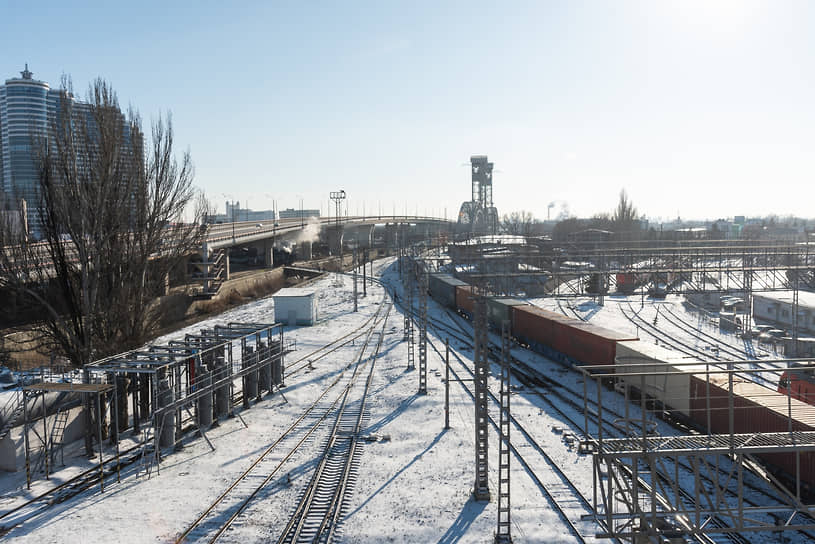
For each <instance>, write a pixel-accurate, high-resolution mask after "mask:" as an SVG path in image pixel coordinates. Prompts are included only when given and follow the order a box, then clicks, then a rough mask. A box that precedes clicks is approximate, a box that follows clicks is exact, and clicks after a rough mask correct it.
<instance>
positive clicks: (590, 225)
mask: <svg viewBox="0 0 815 544" xmlns="http://www.w3.org/2000/svg"><path fill="white" fill-rule="evenodd" d="M641 225H642V218H641V217H640V215H639V214H638V213H637V208H636V207H635V206H634V204H633V202H631V200H630V198H629V197H628V193H626V191H625V189H623V190H621V191H620V197H619V200H618V201H617V207H616V208H615V209H614V211H613V212H612V213H610V214H608V213H601V214H597V215H595V216H594V217H592V218H590V219H578V218H576V217H567V218H565V219H563V220H561V221H559V222H558V223H557V224H555V226H554V229H553V231H552V237H553V238H555V239H566V238H567V237H568V236H569V235H570V234H573V233H575V232H579V231H582V230H586V229H599V230H606V231H610V232H611V233H613V235H614V236H615V237H616V238H618V239H625V240H628V239H636V238H637V237H639V236H640V235H641ZM501 230H502V231H503V232H504V233H506V234H515V235H524V236H533V235H538V234H542V233H543V225H542V223H541V222H540V221H538V220H536V219H535V218H534V217H533V215H532V214H531V213H529V212H527V211H520V212H512V213H510V214H505V215H504V216H503V217H502V219H501Z"/></svg>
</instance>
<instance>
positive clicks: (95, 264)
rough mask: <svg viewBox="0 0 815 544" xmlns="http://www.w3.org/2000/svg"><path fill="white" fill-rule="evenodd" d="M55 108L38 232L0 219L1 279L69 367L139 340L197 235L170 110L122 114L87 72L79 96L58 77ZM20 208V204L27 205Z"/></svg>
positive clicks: (106, 88) (45, 144)
mask: <svg viewBox="0 0 815 544" xmlns="http://www.w3.org/2000/svg"><path fill="white" fill-rule="evenodd" d="M61 94H62V97H61V101H60V107H59V110H58V115H56V116H55V119H54V120H53V122H52V124H51V126H50V129H49V131H48V132H47V133H46V134H33V135H32V139H33V143H34V146H35V149H37V150H38V157H37V163H38V166H39V172H40V175H39V194H40V202H39V203H37V204H38V212H39V219H40V223H41V232H42V240H41V241H33V240H30V239H29V238H28V236H27V235H26V233H25V231H24V229H21V228H19V226H16V223H15V221H14V220H13V214H6V216H4V217H5V218H6V220H4V221H3V224H2V225H0V288H2V289H4V290H5V291H6V292H9V293H13V294H14V296H15V297H16V300H18V302H19V303H20V305H21V306H25V307H27V309H28V310H29V311H30V312H32V314H33V315H36V316H38V320H37V321H36V322H35V323H32V324H31V328H32V329H35V330H37V331H39V332H40V333H41V334H42V335H43V341H44V343H45V344H47V345H48V347H50V348H51V349H53V350H55V351H57V352H58V353H59V354H61V355H63V356H65V357H66V358H67V359H68V360H69V361H70V362H71V363H72V364H73V365H74V366H76V367H83V366H84V365H86V364H87V363H89V362H91V361H93V360H94V359H96V358H99V357H102V356H105V355H108V354H111V353H116V352H120V351H124V350H126V349H129V348H131V347H133V346H135V345H137V344H139V343H140V342H142V341H144V339H145V336H146V334H147V333H148V332H149V329H150V325H149V323H150V320H149V319H148V317H149V315H148V314H149V311H148V310H149V305H150V301H151V299H153V298H154V297H155V295H156V294H158V293H160V292H161V289H162V288H163V287H164V286H165V282H166V278H167V274H168V273H169V272H170V270H172V269H173V268H174V267H177V266H180V265H181V263H182V261H183V260H184V259H185V258H186V256H187V255H188V254H189V252H190V251H192V250H193V249H194V248H195V247H197V246H198V245H199V243H200V235H201V230H200V227H199V224H198V221H199V219H200V217H199V213H200V211H193V213H192V217H191V219H192V223H190V222H186V223H185V222H183V219H184V213H185V210H187V208H188V207H191V206H192V205H194V204H195V195H196V191H195V189H194V187H193V185H192V181H193V167H192V163H191V161H190V157H189V153H184V154H183V155H182V157H181V159H180V160H177V159H176V157H175V155H174V153H173V132H172V124H171V121H170V119H169V118H168V120H167V121H166V122H164V121H162V120H159V121H157V122H156V123H154V124H153V126H152V133H151V139H150V141H149V142H146V141H145V138H144V135H143V133H142V130H141V120H140V118H139V117H138V115H137V114H135V113H134V112H132V111H130V112H129V113H128V115H127V116H125V115H123V114H122V112H121V110H120V108H119V105H118V101H117V98H116V94H115V92H114V91H113V89H112V88H111V86H110V85H109V84H108V83H106V82H105V81H102V80H97V81H95V82H94V83H93V84H92V85H91V87H90V90H89V93H88V98H87V102H86V103H78V102H76V101H74V100H73V99H72V92H71V85H70V81H68V80H63V88H62V93H61ZM29 205H30V204H29Z"/></svg>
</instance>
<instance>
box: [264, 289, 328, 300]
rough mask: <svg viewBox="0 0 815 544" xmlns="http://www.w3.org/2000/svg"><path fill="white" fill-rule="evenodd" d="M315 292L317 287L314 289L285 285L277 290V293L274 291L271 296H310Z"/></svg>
mask: <svg viewBox="0 0 815 544" xmlns="http://www.w3.org/2000/svg"><path fill="white" fill-rule="evenodd" d="M316 292H317V289H315V288H309V287H286V288H284V289H281V290H280V291H278V292H277V293H275V294H274V295H272V296H273V297H275V298H277V297H310V296H314V293H316Z"/></svg>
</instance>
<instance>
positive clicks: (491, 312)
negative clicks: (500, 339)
mask: <svg viewBox="0 0 815 544" xmlns="http://www.w3.org/2000/svg"><path fill="white" fill-rule="evenodd" d="M516 306H528V303H526V302H524V301H523V300H518V299H515V298H493V297H489V298H488V299H487V323H489V326H490V327H491V328H493V329H494V330H496V331H500V330H501V329H502V327H503V324H504V322H505V321H506V322H509V326H510V331H511V329H512V309H513V308H515V307H516Z"/></svg>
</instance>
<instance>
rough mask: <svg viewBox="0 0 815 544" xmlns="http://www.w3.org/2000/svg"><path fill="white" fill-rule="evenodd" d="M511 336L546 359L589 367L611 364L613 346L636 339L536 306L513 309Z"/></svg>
mask: <svg viewBox="0 0 815 544" xmlns="http://www.w3.org/2000/svg"><path fill="white" fill-rule="evenodd" d="M512 332H513V334H514V335H515V337H516V338H519V339H521V340H522V341H524V342H525V343H527V344H529V345H530V346H531V347H533V348H534V349H536V350H537V351H539V352H541V353H543V354H544V355H546V356H547V357H550V358H554V359H556V360H560V361H562V362H568V363H578V364H588V365H611V364H614V356H615V352H616V343H617V342H620V341H628V340H636V339H637V338H636V336H634V335H631V334H626V333H619V332H617V331H612V330H610V329H606V328H604V327H599V326H597V325H593V324H591V323H587V322H584V321H579V320H577V319H572V318H570V317H566V316H564V315H561V314H558V313H555V312H550V311H549V310H544V309H542V308H537V307H535V306H515V307H513V311H512Z"/></svg>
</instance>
